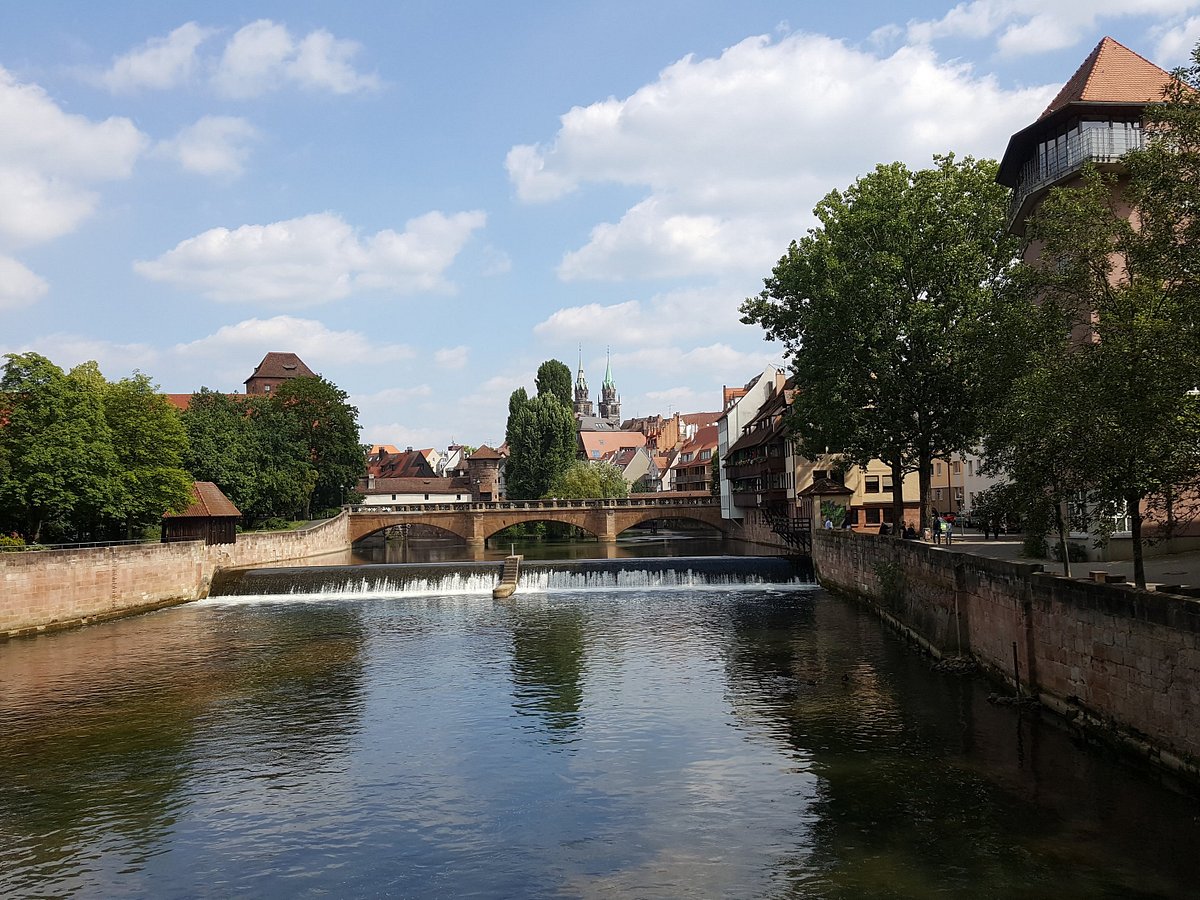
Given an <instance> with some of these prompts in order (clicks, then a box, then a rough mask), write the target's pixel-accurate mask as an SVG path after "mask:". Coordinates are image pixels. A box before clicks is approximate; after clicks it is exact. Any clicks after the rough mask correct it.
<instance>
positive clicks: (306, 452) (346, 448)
mask: <svg viewBox="0 0 1200 900" xmlns="http://www.w3.org/2000/svg"><path fill="white" fill-rule="evenodd" d="M348 400H349V396H348V395H347V394H346V392H345V391H343V390H341V389H340V388H339V387H337V385H335V384H332V383H331V382H329V381H326V380H325V379H324V378H319V377H318V378H313V377H307V376H306V377H302V378H292V379H290V380H288V381H285V382H284V383H283V384H281V385H279V387H278V388H277V389H276V391H275V394H274V395H272V399H271V402H272V403H274V404H276V405H277V406H278V407H280V409H281V410H282V412H283V414H284V418H285V420H286V421H287V423H288V430H289V432H290V434H291V436H292V439H293V440H294V441H295V442H296V443H297V444H298V446H299V447H300V449H301V456H302V458H303V459H304V460H305V462H306V463H307V464H308V465H309V466H310V467H311V468H312V469H313V471H314V472H315V473H316V478H315V480H314V482H313V485H312V489H311V492H310V494H309V495H308V499H307V502H306V504H305V517H307V516H308V513H309V511H310V510H311V509H312V508H314V507H315V508H317V509H326V508H328V507H334V506H339V505H341V503H342V502H344V500H345V498H346V496H347V494H349V493H350V492H351V491H353V490H354V486H355V484H357V482H358V479H359V478H361V477H362V476H363V475H364V474H365V472H366V448H365V447H363V446H362V445H361V444H359V442H358V435H359V425H358V410H357V409H356V408H355V407H353V406H351V405H350V404H349V403H348V402H347V401H348Z"/></svg>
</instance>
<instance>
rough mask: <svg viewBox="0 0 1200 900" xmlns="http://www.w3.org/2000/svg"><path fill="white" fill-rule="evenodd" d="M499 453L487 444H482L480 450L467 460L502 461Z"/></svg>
mask: <svg viewBox="0 0 1200 900" xmlns="http://www.w3.org/2000/svg"><path fill="white" fill-rule="evenodd" d="M502 458H503V457H501V456H500V454H499V453H498V452H496V451H495V450H493V449H492V448H491V447H489V446H488V445H487V444H482V445H481V446H480V447H479V449H478V450H476V451H475V452H474V453H472V454H471V455H470V456H468V457H467V459H502Z"/></svg>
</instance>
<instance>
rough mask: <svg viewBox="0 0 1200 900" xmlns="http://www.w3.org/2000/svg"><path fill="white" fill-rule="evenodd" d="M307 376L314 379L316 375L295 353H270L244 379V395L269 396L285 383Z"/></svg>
mask: <svg viewBox="0 0 1200 900" xmlns="http://www.w3.org/2000/svg"><path fill="white" fill-rule="evenodd" d="M301 376H307V377H309V378H316V377H317V373H316V372H314V371H313V370H312V369H310V368H309V367H308V366H306V365H305V364H304V360H302V359H301V358H300V357H299V356H297V355H296V354H295V353H276V352H271V353H268V354H267V355H266V356H264V357H263V358H262V362H260V363H259V364H258V367H257V368H256V369H255V370H254V372H253V373H252V374H251V375H250V377H249V378H247V379H246V393H247V394H248V395H250V396H255V395H269V394H270V393H271V391H272V390H274V389H275V388H277V387H279V385H281V384H283V383H284V382H285V381H290V380H291V379H293V378H300V377H301Z"/></svg>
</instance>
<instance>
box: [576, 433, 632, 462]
mask: <svg viewBox="0 0 1200 900" xmlns="http://www.w3.org/2000/svg"><path fill="white" fill-rule="evenodd" d="M579 443H580V444H581V445H582V446H583V452H584V455H585V456H586V457H587V458H588V459H600V458H602V457H603V456H605V455H607V454H608V453H611V452H612V451H613V450H619V449H621V448H622V447H645V446H646V436H645V435H644V434H642V433H641V432H640V431H581V432H579Z"/></svg>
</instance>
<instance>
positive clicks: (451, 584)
mask: <svg viewBox="0 0 1200 900" xmlns="http://www.w3.org/2000/svg"><path fill="white" fill-rule="evenodd" d="M502 566H503V563H502V562H487V563H438V564H413V565H361V566H300V567H292V568H270V569H244V570H238V571H229V572H222V573H219V575H218V577H217V579H216V580H215V581H214V583H213V587H212V591H211V592H210V595H209V596H210V597H250V596H258V597H289V596H294V597H296V598H297V599H299V598H301V597H305V598H315V597H324V598H336V597H356V598H363V599H369V598H372V597H394V596H397V595H413V596H421V595H425V596H428V595H474V594H487V595H489V596H490V594H491V592H492V588H494V587H495V586H496V584H497V583H498V581H499V578H500V571H501V568H502ZM812 586H814V579H813V577H812V571H811V569H809V568H807V567H806V566H805V565H804V564H803V563H802V562H801V563H797V562H793V561H791V560H788V559H785V558H783V557H778V556H703V557H664V558H634V559H604V560H575V561H570V562H566V561H564V562H527V563H523V564H522V566H521V574H520V579H519V581H518V585H517V594H518V595H520V594H523V593H539V594H545V593H554V592H560V591H589V590H605V591H620V590H642V591H644V590H654V589H660V588H689V589H700V590H702V589H718V588H719V589H734V588H738V587H750V588H763V587H772V588H777V589H784V588H786V589H805V588H808V587H812Z"/></svg>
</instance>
